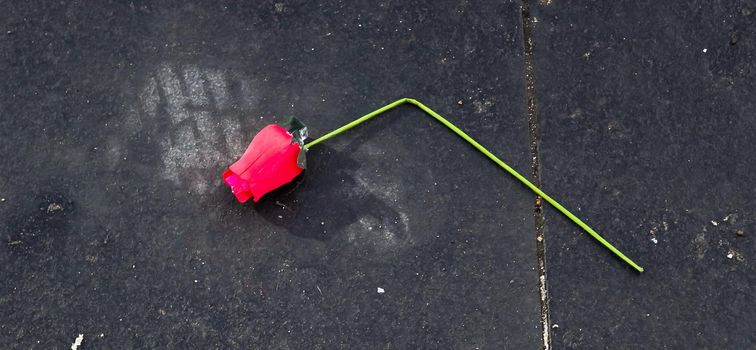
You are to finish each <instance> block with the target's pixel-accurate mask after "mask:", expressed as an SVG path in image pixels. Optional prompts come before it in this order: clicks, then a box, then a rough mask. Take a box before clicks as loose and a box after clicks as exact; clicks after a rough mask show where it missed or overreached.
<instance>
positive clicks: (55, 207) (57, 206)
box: [47, 203, 63, 214]
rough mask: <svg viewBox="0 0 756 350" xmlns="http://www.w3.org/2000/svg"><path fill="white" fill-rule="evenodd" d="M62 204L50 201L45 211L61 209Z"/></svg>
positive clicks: (50, 212) (52, 211)
mask: <svg viewBox="0 0 756 350" xmlns="http://www.w3.org/2000/svg"><path fill="white" fill-rule="evenodd" d="M62 210H63V206H62V205H60V204H58V203H50V205H48V206H47V213H48V214H52V213H54V212H56V211H62Z"/></svg>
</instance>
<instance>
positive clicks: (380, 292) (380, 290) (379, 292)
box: [377, 287, 386, 294]
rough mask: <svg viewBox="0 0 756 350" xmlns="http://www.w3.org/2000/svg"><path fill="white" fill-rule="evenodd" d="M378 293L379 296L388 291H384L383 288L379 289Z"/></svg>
mask: <svg viewBox="0 0 756 350" xmlns="http://www.w3.org/2000/svg"><path fill="white" fill-rule="evenodd" d="M377 292H378V294H383V293H386V290H384V289H383V288H381V287H378V289H377Z"/></svg>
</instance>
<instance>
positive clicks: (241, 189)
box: [223, 98, 717, 272]
mask: <svg viewBox="0 0 756 350" xmlns="http://www.w3.org/2000/svg"><path fill="white" fill-rule="evenodd" d="M405 103H406V104H410V105H414V106H416V107H417V108H420V109H421V110H423V111H424V112H425V113H426V114H428V115H429V116H431V117H433V118H434V119H436V120H437V121H438V122H440V123H441V124H443V125H444V126H446V127H447V128H449V130H451V131H453V132H454V133H455V134H457V136H459V137H461V138H462V139H463V140H465V141H467V142H468V143H469V144H470V145H472V146H473V147H475V149H477V150H478V151H479V152H480V153H482V154H483V155H485V156H486V157H488V158H489V159H490V160H492V161H493V162H494V163H496V164H497V165H498V166H499V167H501V168H502V169H504V170H505V171H506V172H508V173H509V174H510V175H512V176H514V177H515V178H516V179H517V180H518V181H520V182H521V183H522V184H523V185H525V186H526V187H528V188H529V189H531V190H532V191H533V192H535V194H536V195H538V196H540V197H541V198H543V199H544V200H545V201H546V202H548V203H549V204H551V205H552V206H553V207H554V208H555V209H557V210H558V211H559V212H561V213H562V214H564V216H566V217H567V218H568V219H570V220H572V222H574V223H575V224H576V225H578V226H580V228H582V229H583V230H585V232H587V233H588V234H589V235H591V237H593V238H594V239H596V240H597V241H599V243H601V244H602V245H603V246H604V247H606V248H607V249H609V250H610V251H611V252H612V253H614V255H616V256H617V257H618V258H620V259H622V261H624V262H626V263H627V264H628V265H630V266H632V267H633V268H634V269H635V270H636V271H638V272H643V267H641V266H640V265H638V264H636V263H635V262H634V261H633V260H632V259H630V258H628V257H627V256H625V254H623V253H622V252H621V251H620V250H619V249H617V248H615V247H614V246H613V245H612V244H611V243H609V242H608V241H607V240H605V239H604V238H603V237H601V235H599V234H598V233H597V232H596V231H594V230H593V229H592V228H590V227H589V226H588V225H587V224H586V223H585V222H583V220H580V218H578V217H577V216H575V214H573V213H571V212H570V211H569V210H567V208H565V207H564V206H562V205H561V204H560V203H559V202H557V201H556V200H555V199H553V198H551V196H549V195H547V194H546V193H545V192H543V191H542V190H541V189H540V188H538V187H537V186H536V185H534V184H533V183H532V182H530V181H529V180H528V179H526V178H525V177H524V176H522V175H520V173H518V172H517V171H516V170H514V169H513V168H512V167H510V166H509V165H507V163H505V162H504V161H503V160H501V159H499V157H497V156H496V155H494V154H493V153H491V151H489V150H488V149H486V148H485V147H483V145H481V144H480V143H478V141H475V139H473V138H472V137H470V135H467V133H465V132H464V131H462V130H461V129H460V128H458V127H456V126H455V125H454V124H452V123H451V122H450V121H448V120H446V118H444V117H442V116H441V115H440V114H438V113H436V112H434V111H433V110H431V109H430V108H428V107H426V106H425V105H424V104H422V103H421V102H420V101H418V100H415V99H412V98H403V99H399V100H396V101H394V102H392V103H389V104H388V105H385V106H383V107H381V108H378V109H376V110H374V111H372V112H370V113H368V114H365V115H364V116H362V117H359V118H357V119H355V120H354V121H352V122H350V123H347V124H345V125H343V126H341V127H339V128H337V129H336V130H333V131H331V132H329V133H327V134H325V135H323V136H321V137H319V138H317V139H315V140H313V141H310V142H308V143H307V144H304V138H305V137H306V128H305V127H304V125H303V124H302V123H300V122H299V121H297V120H296V119H292V121H291V125H292V126H291V127H289V128H288V131H287V129H284V128H283V127H280V126H277V125H269V126H267V127H265V128H264V129H263V130H261V131H260V133H259V134H257V136H255V139H254V140H252V143H251V144H250V145H249V148H247V151H246V152H245V153H244V155H243V156H242V159H240V160H239V161H238V162H236V163H234V165H232V166H231V167H230V168H229V170H226V173H224V174H223V179H224V180H225V181H226V183H227V184H228V185H229V186H231V190H232V191H233V193H234V195H236V198H237V199H239V201H240V202H244V201H246V200H248V199H249V198H254V200H255V202H257V201H258V200H260V197H262V196H263V195H264V194H265V193H268V192H270V191H271V190H273V189H275V188H277V187H279V186H281V185H284V184H286V183H288V182H290V181H291V180H292V179H294V177H296V176H297V175H299V174H300V173H301V172H302V170H304V155H305V153H306V151H307V149H309V148H311V147H312V146H315V145H317V144H319V143H321V142H323V141H326V140H328V139H330V138H332V137H334V136H336V135H339V134H341V133H343V132H345V131H347V130H349V129H351V128H353V127H355V126H357V125H360V124H362V123H364V122H366V121H367V120H370V119H371V118H373V117H375V116H377V115H379V114H382V113H384V112H386V111H388V110H391V109H393V108H396V107H397V106H400V105H403V104H405ZM258 137H259V138H260V140H259V141H258ZM295 143H296V145H295ZM302 150H304V151H305V152H302ZM712 223H713V224H714V225H715V226H716V225H717V224H716V223H714V222H713V221H712ZM322 224H323V223H322V222H321V225H322Z"/></svg>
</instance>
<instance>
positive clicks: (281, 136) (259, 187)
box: [223, 118, 307, 203]
mask: <svg viewBox="0 0 756 350" xmlns="http://www.w3.org/2000/svg"><path fill="white" fill-rule="evenodd" d="M285 126H286V127H284V126H281V125H276V124H271V125H268V126H266V127H265V128H263V129H262V130H260V132H259V133H257V135H255V137H254V138H253V139H252V142H251V143H250V144H249V147H247V150H246V151H245V152H244V154H243V155H242V156H241V158H240V159H239V160H238V161H236V163H234V164H232V165H231V166H230V167H228V169H226V171H225V172H224V173H223V181H225V182H226V184H228V185H229V186H230V187H231V192H233V194H234V196H236V199H238V200H239V202H242V203H244V202H246V201H248V200H249V199H250V198H252V200H254V201H255V202H257V201H259V200H260V198H262V196H264V195H265V194H266V193H268V192H270V191H272V190H274V189H276V188H278V187H281V186H283V185H285V184H287V183H289V182H291V180H293V179H294V178H295V177H297V175H299V174H300V173H302V171H303V170H304V169H305V162H304V159H305V158H304V155H305V152H303V149H304V139H305V138H306V137H307V135H306V133H307V128H306V127H305V126H304V124H302V123H300V122H299V121H298V120H296V119H293V118H292V120H291V121H290V122H289V123H288V125H285Z"/></svg>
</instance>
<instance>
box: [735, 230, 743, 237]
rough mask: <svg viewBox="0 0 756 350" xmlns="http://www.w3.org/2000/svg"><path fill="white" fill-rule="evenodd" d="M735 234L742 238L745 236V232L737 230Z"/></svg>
mask: <svg viewBox="0 0 756 350" xmlns="http://www.w3.org/2000/svg"><path fill="white" fill-rule="evenodd" d="M735 234H736V235H738V236H741V237H742V236H743V235H744V234H745V232H744V231H743V230H740V229H739V230H736V231H735Z"/></svg>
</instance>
